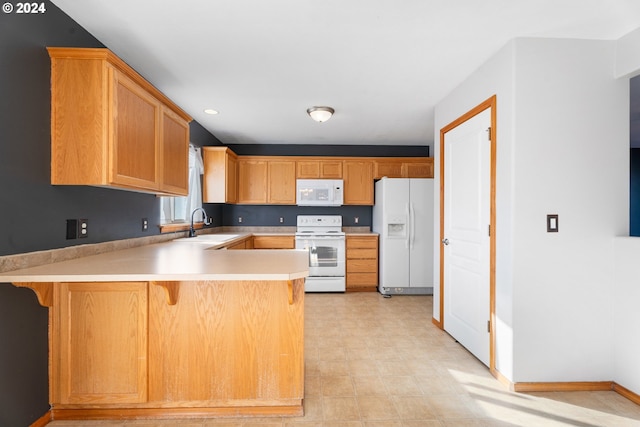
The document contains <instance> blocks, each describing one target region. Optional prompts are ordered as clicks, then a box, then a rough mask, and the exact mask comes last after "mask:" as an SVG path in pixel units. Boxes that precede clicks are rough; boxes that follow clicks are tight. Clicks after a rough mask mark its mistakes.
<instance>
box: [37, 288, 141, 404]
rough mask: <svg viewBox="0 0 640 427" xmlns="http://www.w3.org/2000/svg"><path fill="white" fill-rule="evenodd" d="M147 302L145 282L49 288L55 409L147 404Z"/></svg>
mask: <svg viewBox="0 0 640 427" xmlns="http://www.w3.org/2000/svg"><path fill="white" fill-rule="evenodd" d="M147 302H148V299H147V283H146V282H119V283H99V282H98V283H96V282H92V283H59V284H56V285H55V286H54V304H53V308H52V316H51V322H50V326H49V327H50V336H51V340H50V346H51V351H50V353H51V355H50V357H51V385H50V387H51V402H52V404H53V405H54V406H55V405H56V404H115V403H142V402H146V400H147Z"/></svg>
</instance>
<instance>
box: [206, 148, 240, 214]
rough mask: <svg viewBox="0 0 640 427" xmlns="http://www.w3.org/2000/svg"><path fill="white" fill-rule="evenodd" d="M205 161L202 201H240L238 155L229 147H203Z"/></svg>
mask: <svg viewBox="0 0 640 427" xmlns="http://www.w3.org/2000/svg"><path fill="white" fill-rule="evenodd" d="M202 159H203V162H204V175H203V186H202V187H203V188H202V201H203V202H205V203H236V202H237V201H238V157H237V156H236V154H235V153H234V152H233V151H231V150H230V149H229V148H227V147H202Z"/></svg>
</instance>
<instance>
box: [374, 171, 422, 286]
mask: <svg viewBox="0 0 640 427" xmlns="http://www.w3.org/2000/svg"><path fill="white" fill-rule="evenodd" d="M433 191H434V188H433V179H430V178H382V179H381V180H380V181H378V182H376V184H375V204H374V206H373V218H372V219H373V231H374V232H376V233H378V234H379V235H380V253H379V278H378V291H379V292H380V293H381V294H383V295H401V294H410V295H432V294H433V247H434V245H433V229H434V223H433V221H434V216H433Z"/></svg>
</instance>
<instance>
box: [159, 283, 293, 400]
mask: <svg viewBox="0 0 640 427" xmlns="http://www.w3.org/2000/svg"><path fill="white" fill-rule="evenodd" d="M293 286H294V293H293V303H292V304H289V296H288V292H289V284H288V282H286V281H282V282H261V281H251V282H243V281H233V282H217V281H207V282H181V284H180V295H179V300H178V303H177V304H176V305H173V306H169V305H167V303H166V297H165V293H164V291H163V289H162V288H161V287H159V286H152V287H151V288H150V302H149V311H150V319H151V320H150V325H149V326H150V328H149V329H150V335H149V355H150V356H149V400H150V401H151V402H154V401H159V402H160V401H161V402H164V403H165V406H166V404H167V403H173V404H176V405H178V406H181V405H182V404H183V403H184V402H200V404H201V406H216V405H222V404H223V403H224V405H225V406H260V405H265V404H267V403H268V404H270V405H277V404H278V402H282V405H283V406H284V405H291V404H292V402H297V404H300V403H301V399H302V398H303V396H304V354H303V352H304V350H303V348H304V327H303V326H304V319H303V309H304V281H303V280H297V281H295V283H294V285H293Z"/></svg>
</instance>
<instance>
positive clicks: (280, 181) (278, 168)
mask: <svg viewBox="0 0 640 427" xmlns="http://www.w3.org/2000/svg"><path fill="white" fill-rule="evenodd" d="M268 170H269V172H268V180H269V184H268V192H269V197H268V199H267V201H268V202H269V203H270V204H278V205H295V204H296V162H295V161H291V160H270V161H269V167H268Z"/></svg>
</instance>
